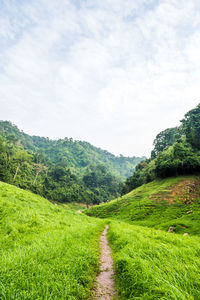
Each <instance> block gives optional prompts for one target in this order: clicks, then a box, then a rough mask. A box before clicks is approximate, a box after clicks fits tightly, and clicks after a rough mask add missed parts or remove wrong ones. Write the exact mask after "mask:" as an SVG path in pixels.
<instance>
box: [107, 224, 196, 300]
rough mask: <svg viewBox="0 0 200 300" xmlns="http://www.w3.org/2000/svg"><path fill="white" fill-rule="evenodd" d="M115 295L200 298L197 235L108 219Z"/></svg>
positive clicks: (126, 296)
mask: <svg viewBox="0 0 200 300" xmlns="http://www.w3.org/2000/svg"><path fill="white" fill-rule="evenodd" d="M109 241H110V244H111V246H112V248H113V256H114V264H115V269H116V282H117V288H118V291H119V299H121V300H122V299H124V300H128V299H141V300H150V299H163V300H164V299H166V300H169V299H179V300H188V299H190V300H192V299H195V300H197V299H200V238H198V237H188V236H180V235H175V234H169V233H164V232H159V231H157V230H154V229H148V228H144V227H140V226H133V225H129V224H126V223H120V222H115V221H111V223H110V228H109Z"/></svg>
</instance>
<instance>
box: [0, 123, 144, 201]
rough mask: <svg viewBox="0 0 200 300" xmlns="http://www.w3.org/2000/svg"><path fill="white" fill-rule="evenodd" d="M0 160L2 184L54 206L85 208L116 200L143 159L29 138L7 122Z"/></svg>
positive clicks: (1, 130) (0, 130)
mask: <svg viewBox="0 0 200 300" xmlns="http://www.w3.org/2000/svg"><path fill="white" fill-rule="evenodd" d="M0 155H1V157H0V160H1V161H0V179H1V180H3V181H6V182H9V183H13V184H16V185H18V186H20V187H22V188H28V189H31V190H32V191H34V192H37V193H40V194H42V195H43V196H45V197H48V198H52V199H54V200H59V201H83V202H85V201H86V199H87V201H89V200H88V199H90V201H89V202H100V201H103V200H106V199H110V198H112V197H114V196H116V195H117V194H118V193H119V191H120V183H121V181H123V180H124V179H125V178H127V177H128V176H130V175H131V174H132V172H133V171H134V169H135V166H136V165H137V164H138V163H139V162H141V161H142V160H144V159H145V158H144V157H124V156H122V155H120V156H115V155H113V154H111V153H109V152H108V151H106V150H102V149H100V148H97V147H94V146H93V145H91V144H90V143H87V142H82V141H74V140H73V139H72V138H64V139H59V140H51V139H49V138H44V137H39V136H30V135H28V134H26V133H24V132H23V131H20V130H19V129H18V128H17V126H15V125H13V124H12V123H11V122H8V121H0ZM47 170H48V171H47ZM56 191H57V192H56ZM67 191H68V192H69V191H70V192H69V195H68V196H66V195H67Z"/></svg>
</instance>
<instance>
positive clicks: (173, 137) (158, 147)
mask: <svg viewBox="0 0 200 300" xmlns="http://www.w3.org/2000/svg"><path fill="white" fill-rule="evenodd" d="M179 138H181V130H180V128H178V127H174V128H168V129H165V130H164V131H161V132H160V133H159V134H158V135H157V136H156V138H155V140H154V142H153V145H154V149H153V151H152V152H151V157H152V158H155V157H156V156H157V155H158V154H159V153H160V152H162V151H163V150H166V149H167V148H168V147H169V146H171V145H173V144H174V143H175V142H176V141H177V140H178V139H179Z"/></svg>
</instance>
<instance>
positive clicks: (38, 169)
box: [33, 163, 48, 185]
mask: <svg viewBox="0 0 200 300" xmlns="http://www.w3.org/2000/svg"><path fill="white" fill-rule="evenodd" d="M33 165H34V167H35V169H36V174H35V178H34V180H33V185H34V184H35V183H36V180H37V177H38V175H39V174H40V173H41V172H43V171H47V170H48V167H46V166H45V165H43V164H40V163H38V164H36V163H33Z"/></svg>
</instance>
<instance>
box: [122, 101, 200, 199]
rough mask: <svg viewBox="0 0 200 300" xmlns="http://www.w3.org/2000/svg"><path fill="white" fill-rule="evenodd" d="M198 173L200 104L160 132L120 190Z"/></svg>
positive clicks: (199, 164) (199, 165)
mask: <svg viewBox="0 0 200 300" xmlns="http://www.w3.org/2000/svg"><path fill="white" fill-rule="evenodd" d="M199 173H200V104H199V105H198V106H197V107H196V108H194V109H192V110H191V111H189V112H188V113H186V114H185V116H184V118H183V119H182V120H181V125H180V126H179V127H175V128H168V129H166V130H164V131H162V132H160V133H159V134H158V135H157V136H156V139H155V140H154V149H153V151H152V152H151V157H150V159H146V160H144V161H142V162H140V163H139V164H138V165H137V167H136V169H135V172H134V173H133V175H132V176H131V177H130V178H128V179H127V180H126V183H125V186H124V188H123V193H124V194H126V193H128V192H130V191H131V190H133V189H134V188H136V187H138V186H140V185H142V184H144V183H148V182H150V181H152V180H154V179H157V178H166V177H169V176H178V175H186V174H199Z"/></svg>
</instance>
